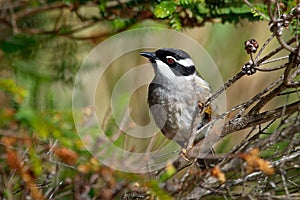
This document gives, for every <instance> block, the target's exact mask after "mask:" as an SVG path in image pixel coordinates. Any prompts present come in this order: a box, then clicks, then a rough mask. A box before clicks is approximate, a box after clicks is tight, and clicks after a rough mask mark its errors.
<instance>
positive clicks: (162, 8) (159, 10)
mask: <svg viewBox="0 0 300 200" xmlns="http://www.w3.org/2000/svg"><path fill="white" fill-rule="evenodd" d="M175 9H176V4H175V1H163V2H161V3H160V4H158V5H157V6H156V7H155V10H154V15H155V16H156V17H158V18H165V17H168V16H170V15H172V14H173V13H174V11H175Z"/></svg>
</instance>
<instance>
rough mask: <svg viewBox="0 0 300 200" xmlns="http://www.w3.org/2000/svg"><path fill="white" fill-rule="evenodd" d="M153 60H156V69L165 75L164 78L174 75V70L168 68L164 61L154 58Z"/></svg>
mask: <svg viewBox="0 0 300 200" xmlns="http://www.w3.org/2000/svg"><path fill="white" fill-rule="evenodd" d="M155 62H156V65H157V70H158V71H159V73H160V74H162V75H163V76H164V77H166V78H172V77H175V76H176V75H175V74H174V72H173V71H172V70H171V69H170V67H169V66H168V65H167V64H166V63H164V62H163V61H161V60H155Z"/></svg>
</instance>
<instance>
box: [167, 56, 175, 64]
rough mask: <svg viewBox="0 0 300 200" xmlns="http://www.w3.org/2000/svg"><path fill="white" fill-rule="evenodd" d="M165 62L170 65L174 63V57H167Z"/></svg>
mask: <svg viewBox="0 0 300 200" xmlns="http://www.w3.org/2000/svg"><path fill="white" fill-rule="evenodd" d="M167 63H168V64H170V65H171V64H174V63H175V60H174V58H170V57H169V58H167Z"/></svg>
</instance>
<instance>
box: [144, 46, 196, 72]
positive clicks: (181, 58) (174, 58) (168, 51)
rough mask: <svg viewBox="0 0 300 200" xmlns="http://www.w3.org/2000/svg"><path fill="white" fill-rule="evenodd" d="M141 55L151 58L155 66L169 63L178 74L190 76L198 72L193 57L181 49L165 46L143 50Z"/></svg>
mask: <svg viewBox="0 0 300 200" xmlns="http://www.w3.org/2000/svg"><path fill="white" fill-rule="evenodd" d="M140 55H142V56H145V57H147V58H149V60H150V61H151V62H152V63H153V65H154V67H158V65H160V66H161V65H164V66H165V65H167V66H168V67H169V68H170V69H171V70H172V72H173V73H174V74H175V75H176V76H190V75H193V74H195V72H196V69H195V66H194V63H193V61H192V59H191V57H190V56H189V55H188V54H187V53H186V52H185V51H183V50H180V49H173V48H163V49H159V50H157V51H155V52H141V53H140ZM161 62H162V63H161ZM162 67H163V66H162Z"/></svg>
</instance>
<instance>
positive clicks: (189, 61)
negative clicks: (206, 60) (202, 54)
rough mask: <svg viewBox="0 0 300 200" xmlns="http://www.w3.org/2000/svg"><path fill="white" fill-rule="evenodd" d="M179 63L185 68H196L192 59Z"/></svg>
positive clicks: (179, 61)
mask: <svg viewBox="0 0 300 200" xmlns="http://www.w3.org/2000/svg"><path fill="white" fill-rule="evenodd" d="M177 63H179V64H181V65H183V66H185V67H191V66H194V63H193V61H192V59H190V58H186V59H182V60H177Z"/></svg>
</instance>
